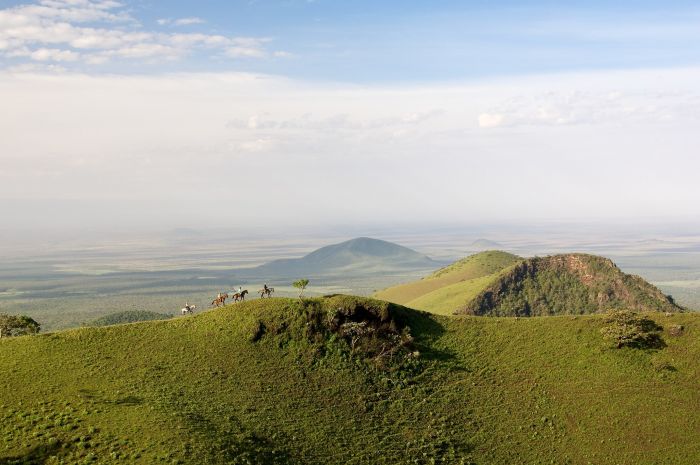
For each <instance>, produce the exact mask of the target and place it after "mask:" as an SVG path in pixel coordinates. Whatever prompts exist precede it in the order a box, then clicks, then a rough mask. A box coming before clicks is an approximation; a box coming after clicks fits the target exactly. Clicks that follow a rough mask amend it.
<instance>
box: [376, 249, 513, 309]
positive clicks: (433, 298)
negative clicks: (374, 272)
mask: <svg viewBox="0 0 700 465" xmlns="http://www.w3.org/2000/svg"><path fill="white" fill-rule="evenodd" d="M520 260H521V258H520V257H518V256H516V255H513V254H510V253H507V252H501V251H497V250H491V251H487V252H481V253H477V254H474V255H470V256H469V257H467V258H464V259H462V260H459V261H457V262H455V263H453V264H451V265H449V266H447V267H445V268H442V269H440V270H438V271H436V272H435V273H433V274H431V275H430V276H427V277H425V278H423V279H421V280H420V281H415V282H411V283H407V284H402V285H399V286H394V287H390V288H388V289H384V290H382V291H379V292H377V293H376V294H375V297H377V298H378V299H383V300H387V301H389V302H394V303H397V304H401V305H406V306H408V307H411V308H417V309H420V310H426V311H429V312H432V313H437V314H443V315H451V314H452V313H454V311H455V310H457V309H458V308H460V307H463V306H464V305H465V304H466V303H467V302H468V301H469V300H470V299H471V298H473V297H475V296H476V295H478V294H479V292H480V291H481V290H482V289H484V288H485V287H486V286H487V285H488V284H489V283H490V282H491V281H493V279H494V278H495V277H496V274H497V273H498V272H500V271H501V270H503V269H504V268H507V267H508V266H511V265H513V264H514V263H516V262H518V261H520Z"/></svg>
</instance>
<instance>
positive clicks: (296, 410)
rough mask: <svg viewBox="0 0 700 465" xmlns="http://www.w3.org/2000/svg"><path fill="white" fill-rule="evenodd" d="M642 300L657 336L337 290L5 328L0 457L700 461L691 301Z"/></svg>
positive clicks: (699, 351) (598, 320) (697, 346)
mask: <svg viewBox="0 0 700 465" xmlns="http://www.w3.org/2000/svg"><path fill="white" fill-rule="evenodd" d="M647 318H649V319H651V320H653V321H654V322H655V324H657V325H659V326H661V327H663V329H661V330H659V332H658V335H659V337H660V338H662V339H663V341H664V348H663V349H657V350H641V349H637V348H627V347H623V348H621V349H615V348H610V343H609V342H608V341H607V340H606V339H605V338H604V336H603V334H601V330H603V329H605V328H606V327H607V325H608V324H609V323H608V322H607V321H606V319H605V318H604V317H601V316H586V317H552V318H539V319H512V318H474V317H458V318H455V317H449V318H448V317H440V316H434V315H429V314H426V313H422V312H417V311H413V310H409V309H406V308H403V307H400V306H396V305H391V304H388V303H385V302H379V301H375V300H371V299H361V298H355V297H346V296H335V297H332V298H324V299H305V300H300V299H293V300H292V299H266V300H257V301H251V302H246V303H243V304H235V305H231V306H228V307H225V308H222V309H219V310H214V311H211V312H207V313H203V314H200V315H196V316H194V317H185V318H176V319H173V320H167V321H154V322H144V323H138V324H132V325H120V326H111V327H104V328H82V329H78V330H72V331H66V332H60V333H53V334H46V335H39V336H24V337H18V338H12V339H7V340H0V372H1V373H3V376H2V378H0V390H1V392H2V393H3V399H2V400H1V401H0V420H1V421H0V463H2V464H4V465H5V464H14V463H46V464H57V463H71V464H73V463H104V464H107V463H116V462H119V463H139V464H140V463H143V464H153V463H167V464H173V463H181V464H185V463H202V464H239V463H240V464H244V463H253V464H324V465H327V464H336V463H337V464H345V463H351V464H394V463H396V464H398V463H418V464H429V463H450V464H453V463H456V464H459V463H464V464H471V463H474V464H476V463H478V464H500V463H562V464H565V463H571V464H579V463H583V464H585V463H589V462H590V463H596V464H618V463H630V464H632V463H634V464H652V463H678V464H685V463H687V464H691V463H697V461H698V458H699V457H700V450H698V449H697V443H698V442H697V440H698V438H700V413H698V412H697V409H696V407H697V405H698V404H699V403H700V392H699V391H698V390H697V389H696V386H697V385H698V382H700V371H698V369H697V360H698V358H699V357H700V342H699V341H700V340H699V339H698V338H697V337H696V333H697V332H698V331H700V319H699V318H698V315H696V314H674V315H672V316H670V317H666V316H663V314H659V313H656V314H649V315H647ZM677 327H682V328H683V331H681V332H671V331H670V329H671V328H677ZM362 328H364V330H367V332H366V333H365V334H364V335H363V336H361V337H360V339H355V338H356V334H357V333H356V332H355V330H358V329H362ZM353 340H354V342H353ZM27 386H31V389H28V388H27ZM660 393H663V394H662V395H660Z"/></svg>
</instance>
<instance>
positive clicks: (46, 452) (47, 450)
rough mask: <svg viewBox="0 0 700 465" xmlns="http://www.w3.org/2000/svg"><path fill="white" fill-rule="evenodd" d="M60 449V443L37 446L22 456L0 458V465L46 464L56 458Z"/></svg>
mask: <svg viewBox="0 0 700 465" xmlns="http://www.w3.org/2000/svg"><path fill="white" fill-rule="evenodd" d="M61 447H62V444H61V443H60V442H56V443H55V444H51V445H41V446H37V447H35V448H33V449H31V450H30V451H28V452H27V453H26V454H23V455H16V456H14V457H5V458H0V465H41V464H44V463H47V462H48V460H49V459H50V458H51V457H54V456H56V455H57V454H58V453H59V451H60V449H61Z"/></svg>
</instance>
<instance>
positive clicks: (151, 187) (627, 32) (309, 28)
mask: <svg viewBox="0 0 700 465" xmlns="http://www.w3.org/2000/svg"><path fill="white" fill-rule="evenodd" d="M694 3H696V2H673V1H671V2H669V1H666V2H650V1H634V2H632V1H620V2H609V1H608V2H602V1H601V2H598V1H586V2H573V1H572V2H555V1H532V2H528V1H518V2H515V1H512V2H509V1H503V2H497V1H489V2H486V1H472V2H470V1H431V2H425V1H382V2H378V1H364V0H359V1H353V2H345V1H330V0H284V1H274V0H270V1H265V0H257V1H255V0H251V1H237V0H228V1H224V0H219V1H198V2H185V1H153V0H151V1H146V0H132V1H127V0H120V1H115V0H40V1H34V2H31V1H2V0H0V215H2V218H3V224H2V225H0V230H9V229H15V230H34V231H37V230H51V229H66V228H69V229H70V228H73V229H76V230H80V229H83V228H97V227H102V228H111V227H117V226H118V227H122V228H123V227H127V228H135V229H136V228H140V227H148V228H153V227H163V228H168V227H192V228H200V227H223V226H237V225H248V226H254V227H261V228H268V229H270V228H284V227H291V226H296V225H306V226H309V225H311V226H313V225H329V224H341V223H342V224H353V223H355V224H365V223H366V224H384V225H391V224H396V225H401V224H407V223H417V222H423V223H426V224H431V223H434V224H446V223H450V224H458V223H475V222H480V221H521V220H522V221H538V220H552V219H559V220H567V221H569V220H580V221H588V220H591V221H593V220H596V221H601V220H603V221H606V220H609V221H626V220H629V221H642V220H643V221H648V220H650V219H652V220H654V221H659V222H663V221H671V220H673V221H689V222H693V221H698V220H700V213H698V209H697V205H698V204H699V203H700V184H699V183H697V173H698V172H700V159H699V158H698V156H697V154H698V148H700V130H698V129H700V84H699V83H700V6H698V5H697V4H694Z"/></svg>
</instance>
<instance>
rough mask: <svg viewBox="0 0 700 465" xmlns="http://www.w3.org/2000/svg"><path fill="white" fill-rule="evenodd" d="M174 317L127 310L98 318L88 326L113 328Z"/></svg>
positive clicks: (145, 311)
mask: <svg viewBox="0 0 700 465" xmlns="http://www.w3.org/2000/svg"><path fill="white" fill-rule="evenodd" d="M172 317H173V316H172V315H168V314H166V313H158V312H149V311H147V310H125V311H123V312H114V313H110V314H108V315H105V316H103V317H100V318H97V319H95V320H93V321H91V322H90V323H88V325H87V326H111V325H119V324H124V323H137V322H139V321H153V320H167V319H169V318H172Z"/></svg>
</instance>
